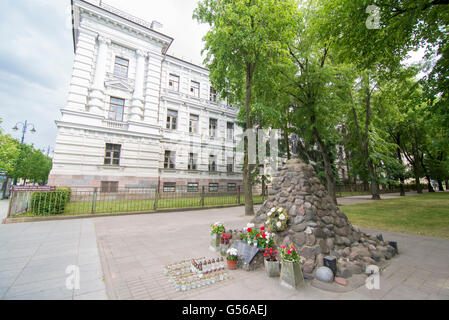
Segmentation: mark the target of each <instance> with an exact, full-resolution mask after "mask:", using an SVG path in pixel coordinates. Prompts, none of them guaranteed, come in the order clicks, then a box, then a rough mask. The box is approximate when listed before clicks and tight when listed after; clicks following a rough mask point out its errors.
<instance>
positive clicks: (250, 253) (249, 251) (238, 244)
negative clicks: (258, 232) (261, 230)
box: [231, 241, 261, 264]
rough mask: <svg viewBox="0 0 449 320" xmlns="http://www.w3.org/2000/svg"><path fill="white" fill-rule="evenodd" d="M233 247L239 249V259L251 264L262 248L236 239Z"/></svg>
mask: <svg viewBox="0 0 449 320" xmlns="http://www.w3.org/2000/svg"><path fill="white" fill-rule="evenodd" d="M231 248H235V249H237V251H238V256H239V259H240V260H241V261H243V262H244V263H247V264H250V263H251V261H253V259H254V257H255V256H256V255H257V253H258V252H260V251H261V250H260V248H257V247H254V246H250V245H248V244H247V243H245V242H243V241H235V242H234V243H233V244H232V245H231Z"/></svg>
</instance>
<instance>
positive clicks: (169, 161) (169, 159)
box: [164, 150, 176, 169]
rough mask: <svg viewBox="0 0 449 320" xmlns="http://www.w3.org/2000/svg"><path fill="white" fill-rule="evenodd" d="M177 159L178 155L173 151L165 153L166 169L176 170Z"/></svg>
mask: <svg viewBox="0 0 449 320" xmlns="http://www.w3.org/2000/svg"><path fill="white" fill-rule="evenodd" d="M175 157H176V153H175V152H173V151H168V150H166V151H165V156H164V168H165V169H174V168H175Z"/></svg>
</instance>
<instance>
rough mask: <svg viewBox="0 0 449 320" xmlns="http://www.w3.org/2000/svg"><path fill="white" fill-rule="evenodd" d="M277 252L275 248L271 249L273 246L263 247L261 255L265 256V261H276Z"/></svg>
mask: <svg viewBox="0 0 449 320" xmlns="http://www.w3.org/2000/svg"><path fill="white" fill-rule="evenodd" d="M277 253H278V252H277V251H276V250H273V247H269V248H265V252H264V254H263V256H264V257H265V260H267V261H277V259H276V254H277Z"/></svg>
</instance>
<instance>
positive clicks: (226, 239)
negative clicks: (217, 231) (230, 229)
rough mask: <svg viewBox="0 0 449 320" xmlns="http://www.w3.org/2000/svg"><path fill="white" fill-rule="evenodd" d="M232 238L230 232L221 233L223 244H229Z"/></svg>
mask: <svg viewBox="0 0 449 320" xmlns="http://www.w3.org/2000/svg"><path fill="white" fill-rule="evenodd" d="M230 239H231V235H230V234H226V232H223V233H222V234H221V238H220V243H222V244H229V240H230Z"/></svg>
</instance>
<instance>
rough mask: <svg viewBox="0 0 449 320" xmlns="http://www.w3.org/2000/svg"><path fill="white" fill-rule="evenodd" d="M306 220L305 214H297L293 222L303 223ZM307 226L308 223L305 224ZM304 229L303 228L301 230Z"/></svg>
mask: <svg viewBox="0 0 449 320" xmlns="http://www.w3.org/2000/svg"><path fill="white" fill-rule="evenodd" d="M303 222H304V216H297V217H295V218H294V219H293V224H301V223H303ZM305 228H306V225H305V224H304V229H305ZM300 231H302V230H300Z"/></svg>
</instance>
